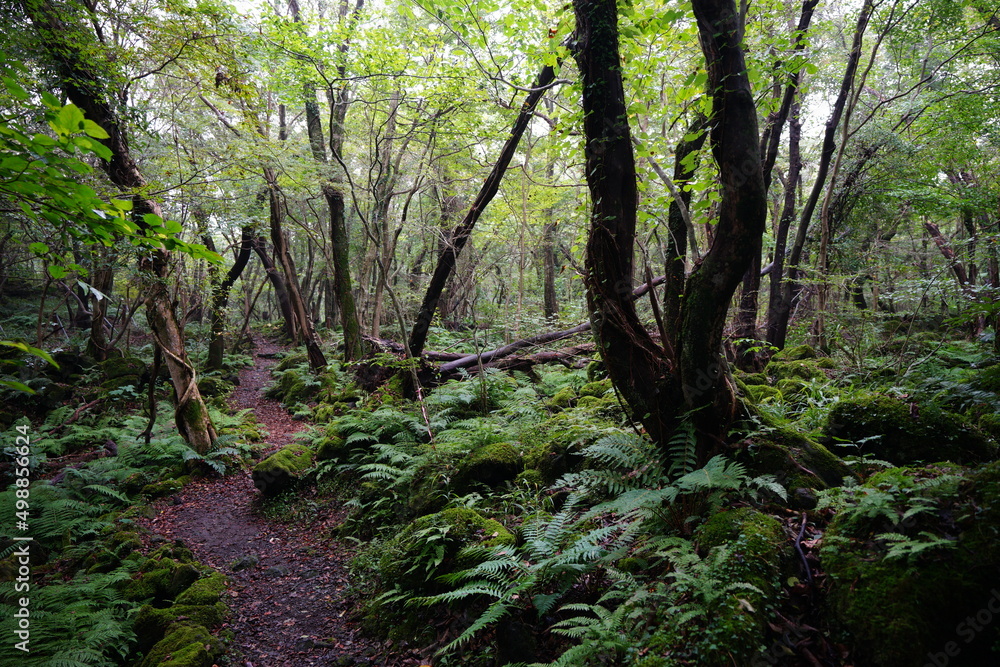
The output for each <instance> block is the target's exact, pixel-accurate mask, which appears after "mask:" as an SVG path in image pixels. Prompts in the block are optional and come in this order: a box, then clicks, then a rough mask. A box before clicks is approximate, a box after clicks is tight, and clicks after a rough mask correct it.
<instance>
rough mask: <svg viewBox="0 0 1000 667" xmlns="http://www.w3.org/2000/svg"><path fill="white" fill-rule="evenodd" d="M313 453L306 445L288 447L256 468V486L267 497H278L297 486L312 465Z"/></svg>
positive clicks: (254, 472) (253, 475) (254, 481)
mask: <svg viewBox="0 0 1000 667" xmlns="http://www.w3.org/2000/svg"><path fill="white" fill-rule="evenodd" d="M312 462H313V452H312V450H311V449H309V448H308V447H306V446H305V445H299V444H294V445H287V446H285V447H282V448H281V449H279V450H278V451H277V452H275V453H274V454H272V455H271V456H268V457H267V458H266V459H264V460H263V461H261V462H260V463H258V464H257V465H256V466H254V469H253V473H252V477H253V483H254V486H256V487H257V489H259V490H260V491H261V493H264V494H265V495H269V496H271V495H276V494H278V493H280V492H282V491H284V490H285V489H288V488H290V487H291V486H293V485H294V484H296V483H297V482H298V481H299V480H300V479H301V478H302V474H303V473H304V472H305V471H306V470H307V469H308V468H309V466H311V465H312Z"/></svg>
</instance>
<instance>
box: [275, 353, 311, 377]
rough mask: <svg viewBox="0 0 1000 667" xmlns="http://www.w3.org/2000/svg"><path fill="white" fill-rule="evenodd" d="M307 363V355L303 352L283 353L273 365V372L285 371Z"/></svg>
mask: <svg viewBox="0 0 1000 667" xmlns="http://www.w3.org/2000/svg"><path fill="white" fill-rule="evenodd" d="M308 363H309V356H308V355H307V354H306V353H305V352H295V353H292V354H288V355H285V356H284V357H282V358H281V361H279V362H278V363H277V364H275V365H274V370H275V372H281V371H287V370H288V369H290V368H294V367H295V366H302V365H303V364H308Z"/></svg>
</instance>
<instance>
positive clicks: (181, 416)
mask: <svg viewBox="0 0 1000 667" xmlns="http://www.w3.org/2000/svg"><path fill="white" fill-rule="evenodd" d="M22 6H23V7H24V8H25V10H26V12H27V14H28V17H29V18H30V19H31V22H32V23H33V24H34V25H35V27H36V29H37V30H38V32H39V36H40V37H41V42H42V43H43V44H45V45H46V48H48V49H49V52H50V54H51V55H52V58H53V61H54V65H55V68H56V69H57V71H58V73H59V75H60V78H61V81H62V84H61V85H62V88H63V90H64V91H65V93H66V95H67V97H69V99H70V101H72V102H73V103H74V104H76V106H77V107H79V108H80V109H81V110H83V112H84V114H85V115H86V116H87V118H89V119H90V120H92V121H94V122H95V123H97V124H98V125H100V126H101V127H103V128H104V130H105V131H106V132H107V133H108V135H109V137H108V138H107V139H102V140H101V142H102V143H103V144H104V145H105V146H106V147H107V148H108V149H109V150H110V151H111V159H110V160H109V161H107V162H104V161H102V162H101V168H102V169H103V170H104V171H105V172H106V173H107V175H108V177H109V178H110V179H111V181H112V182H113V183H114V184H115V185H116V186H118V187H119V188H120V189H121V190H122V191H124V192H126V193H141V192H144V191H145V190H146V180H145V179H144V178H143V176H142V174H141V173H140V171H139V167H138V165H136V163H135V161H134V160H133V159H132V155H131V152H130V150H129V143H128V138H127V136H126V131H125V127H124V124H123V123H122V121H121V119H120V118H119V116H118V113H117V112H116V111H115V109H114V108H112V106H111V100H114V99H121V98H120V96H119V95H116V94H115V93H113V92H112V91H110V90H108V88H107V86H106V85H105V84H104V83H103V81H104V80H106V79H110V77H108V76H106V75H103V74H102V73H100V72H98V71H96V69H95V66H94V64H92V63H93V61H92V59H91V56H89V55H88V56H85V55H84V54H83V53H82V50H84V49H86V50H87V51H88V52H89V48H90V45H91V44H92V43H93V41H94V40H93V35H91V34H89V33H86V32H85V31H84V30H82V29H76V27H75V26H71V25H68V24H66V23H64V22H63V20H62V19H61V18H60V16H61V14H62V11H61V10H60V9H59V8H57V7H55V6H53V5H52V4H50V3H48V2H39V3H25V4H24V5H22ZM132 202H133V206H132V216H133V220H134V222H135V223H136V224H137V225H138V226H139V228H140V229H143V228H146V227H147V223H146V221H145V219H144V217H143V216H144V215H146V214H154V215H157V216H160V215H161V211H160V206H159V204H157V203H156V202H155V201H153V200H151V199H147V198H145V197H144V196H142V195H141V194H133V195H132ZM167 265H168V255H167V253H166V252H165V251H164V250H153V251H151V252H150V253H147V254H145V255H144V256H143V257H142V259H141V260H140V262H139V268H140V270H141V272H142V274H143V276H144V278H145V280H146V282H147V285H146V299H145V303H146V311H147V319H148V321H149V326H150V329H151V333H152V335H153V339H154V340H155V342H156V344H157V345H158V346H159V347H160V348H161V350H162V351H163V356H164V359H165V361H166V363H167V368H168V369H169V371H170V379H171V381H172V382H173V385H174V392H175V394H176V396H177V405H176V410H175V413H174V418H175V421H176V423H177V430H178V431H179V432H180V434H181V436H182V437H183V438H184V439H185V440H186V441H187V442H188V444H190V445H191V446H192V447H193V448H194V449H195V451H197V452H199V453H205V452H207V451H208V450H209V449H211V447H212V446H213V444H214V442H215V438H216V434H215V427H214V426H213V425H212V420H211V418H210V417H209V414H208V410H207V408H206V407H205V402H204V400H202V397H201V393H200V392H199V391H198V384H197V378H196V374H195V370H194V367H193V366H192V365H191V363H190V361H189V360H188V356H187V352H186V350H185V348H184V333H183V331H182V330H181V327H180V325H179V324H178V321H177V317H176V314H175V313H174V309H173V304H172V302H171V299H170V293H169V292H168V291H167V285H166V277H167Z"/></svg>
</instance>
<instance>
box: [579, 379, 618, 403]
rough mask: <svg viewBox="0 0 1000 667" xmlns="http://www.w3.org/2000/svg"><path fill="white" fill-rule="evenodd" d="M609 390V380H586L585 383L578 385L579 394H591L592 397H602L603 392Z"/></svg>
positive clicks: (605, 392)
mask: <svg viewBox="0 0 1000 667" xmlns="http://www.w3.org/2000/svg"><path fill="white" fill-rule="evenodd" d="M609 391H611V380H610V379H604V380H597V381H596V382H588V383H587V384H585V385H583V386H582V387H580V396H581V397H583V396H593V397H594V398H602V397H603V396H604V395H605V394H607V393H608V392H609Z"/></svg>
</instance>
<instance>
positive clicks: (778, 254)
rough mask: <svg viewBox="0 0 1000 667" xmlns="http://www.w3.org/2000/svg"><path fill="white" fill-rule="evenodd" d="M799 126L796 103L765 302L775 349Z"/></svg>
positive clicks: (783, 328) (782, 320) (784, 327)
mask: <svg viewBox="0 0 1000 667" xmlns="http://www.w3.org/2000/svg"><path fill="white" fill-rule="evenodd" d="M801 138H802V123H801V122H800V121H799V104H798V103H795V105H793V107H792V117H791V120H790V121H789V123H788V176H787V177H786V179H785V192H784V201H783V203H782V206H781V216H780V217H779V218H778V228H777V229H776V230H775V233H774V263H773V264H772V266H771V274H770V281H771V283H770V293H769V295H768V303H767V342H768V344H770V345H773V346H774V347H784V344H785V342H784V341H785V337H786V336H787V334H788V315H789V313H790V312H791V307H792V300H791V299H790V298H788V299H787V300H786V298H785V292H784V290H783V289H782V280H783V278H784V275H785V249H786V248H787V247H788V230H789V229H790V228H791V226H792V220H793V219H794V218H795V194H796V192H797V188H798V185H799V181H800V180H801V179H802V151H801V148H800V142H801Z"/></svg>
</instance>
